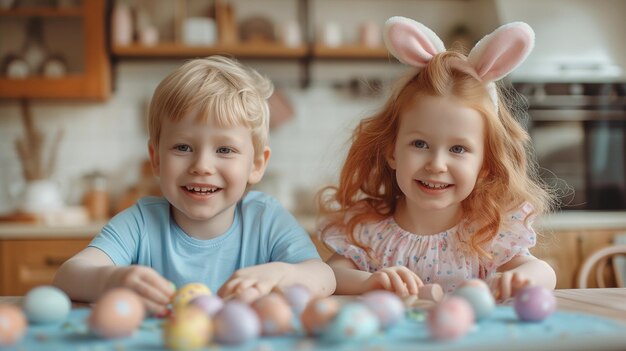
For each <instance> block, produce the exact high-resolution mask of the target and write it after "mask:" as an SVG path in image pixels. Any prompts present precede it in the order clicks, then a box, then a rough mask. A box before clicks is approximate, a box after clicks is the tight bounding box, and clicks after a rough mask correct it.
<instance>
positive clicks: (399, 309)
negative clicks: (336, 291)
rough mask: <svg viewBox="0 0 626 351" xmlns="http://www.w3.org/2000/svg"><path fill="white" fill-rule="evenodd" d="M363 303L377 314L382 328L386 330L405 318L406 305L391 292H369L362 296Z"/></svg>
mask: <svg viewBox="0 0 626 351" xmlns="http://www.w3.org/2000/svg"><path fill="white" fill-rule="evenodd" d="M361 302H363V304H365V306H367V307H368V308H369V309H370V310H372V312H374V314H376V317H378V320H379V321H380V324H381V326H382V327H383V328H385V329H386V328H389V327H391V326H392V325H394V324H396V323H397V322H399V321H400V320H402V318H404V311H405V308H404V303H402V300H401V299H400V298H399V297H398V295H396V294H394V293H392V292H391V291H387V290H374V291H368V292H366V293H365V294H363V295H362V296H361Z"/></svg>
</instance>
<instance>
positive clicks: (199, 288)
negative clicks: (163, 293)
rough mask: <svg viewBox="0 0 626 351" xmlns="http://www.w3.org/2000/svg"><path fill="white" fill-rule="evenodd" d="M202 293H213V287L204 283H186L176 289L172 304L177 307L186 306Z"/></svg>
mask: <svg viewBox="0 0 626 351" xmlns="http://www.w3.org/2000/svg"><path fill="white" fill-rule="evenodd" d="M201 295H209V296H210V295H212V294H211V289H209V288H208V287H207V286H206V285H204V284H202V283H189V284H185V285H184V286H182V287H181V288H180V289H178V290H177V291H176V294H175V295H174V299H173V300H172V305H173V307H174V308H175V309H176V308H180V307H183V306H186V305H187V304H188V303H189V302H191V300H193V299H195V298H196V297H198V296H201Z"/></svg>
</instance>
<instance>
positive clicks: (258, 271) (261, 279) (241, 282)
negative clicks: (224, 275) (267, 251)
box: [217, 262, 290, 303]
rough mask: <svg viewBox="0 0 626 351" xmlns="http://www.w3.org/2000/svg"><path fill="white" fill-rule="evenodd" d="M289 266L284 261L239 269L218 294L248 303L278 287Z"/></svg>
mask: <svg viewBox="0 0 626 351" xmlns="http://www.w3.org/2000/svg"><path fill="white" fill-rule="evenodd" d="M289 267H290V265H289V264H287V263H284V262H271V263H266V264H261V265H257V266H252V267H247V268H242V269H239V270H237V271H236V272H235V273H233V275H232V276H231V277H230V279H228V281H226V283H224V285H222V287H221V288H220V289H219V290H218V292H217V294H218V295H219V296H220V297H222V298H224V299H230V298H237V299H239V300H242V301H243V302H246V303H250V302H253V301H254V300H256V299H258V298H259V297H261V296H264V295H267V294H268V293H270V292H271V291H272V290H273V289H274V288H276V287H278V285H279V284H280V282H281V280H282V279H283V277H285V275H286V274H287V271H288V270H289Z"/></svg>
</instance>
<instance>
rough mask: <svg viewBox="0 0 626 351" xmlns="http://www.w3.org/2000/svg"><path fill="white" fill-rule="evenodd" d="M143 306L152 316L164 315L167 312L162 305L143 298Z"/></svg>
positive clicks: (165, 307)
mask: <svg viewBox="0 0 626 351" xmlns="http://www.w3.org/2000/svg"><path fill="white" fill-rule="evenodd" d="M143 304H144V306H146V310H148V312H149V313H150V314H152V315H165V314H166V312H167V305H162V304H159V303H156V302H154V301H152V300H149V299H146V298H143Z"/></svg>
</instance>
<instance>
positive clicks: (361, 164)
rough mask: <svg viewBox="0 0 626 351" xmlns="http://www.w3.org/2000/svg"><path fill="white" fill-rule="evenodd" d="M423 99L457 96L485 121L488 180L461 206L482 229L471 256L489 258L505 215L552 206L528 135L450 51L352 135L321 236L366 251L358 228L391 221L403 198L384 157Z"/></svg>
mask: <svg viewBox="0 0 626 351" xmlns="http://www.w3.org/2000/svg"><path fill="white" fill-rule="evenodd" d="M422 96H433V97H454V98H455V99H457V100H458V101H460V102H461V103H462V104H464V105H465V106H467V107H470V108H473V109H475V110H476V111H478V112H479V113H480V114H481V116H482V117H483V119H484V121H485V138H486V140H485V148H484V150H485V155H484V162H483V165H482V170H481V175H483V176H481V177H479V179H478V181H477V183H476V186H475V187H474V190H473V191H472V192H471V194H470V195H469V196H468V197H467V198H466V199H465V200H463V202H462V204H461V207H462V210H463V213H464V219H465V221H463V223H467V224H468V225H470V224H472V225H477V227H475V228H474V233H473V235H472V236H471V238H470V242H469V243H468V244H469V246H470V248H471V250H473V251H475V252H477V253H479V254H480V255H482V256H485V257H488V258H491V257H489V254H487V253H486V252H485V251H484V250H483V249H482V247H481V246H482V244H484V243H487V242H489V241H490V240H492V239H493V238H494V236H495V235H497V231H498V229H499V227H500V224H501V223H502V220H503V216H504V215H505V213H507V212H508V211H510V210H512V209H514V208H516V207H518V206H520V205H521V204H522V203H524V202H528V203H530V204H531V205H532V206H533V208H534V210H533V212H532V213H531V214H533V215H534V214H540V213H544V212H545V211H547V210H548V208H549V207H550V206H551V203H552V200H551V196H550V195H549V193H548V192H547V191H546V189H545V188H544V186H543V184H542V182H541V181H540V180H539V177H538V175H537V170H536V166H535V163H534V162H532V158H531V157H530V151H531V145H530V137H529V135H528V133H527V132H526V131H525V130H524V128H523V127H522V126H521V125H520V123H518V121H517V120H516V119H515V118H514V117H513V115H512V113H511V112H510V111H509V109H508V108H507V106H506V103H505V101H504V99H503V94H502V93H500V94H498V96H499V109H498V111H496V108H495V106H494V104H493V102H492V100H491V99H490V97H489V92H488V90H487V87H486V83H484V82H482V81H481V80H480V79H479V78H478V76H477V74H476V72H475V70H474V69H473V68H472V67H471V66H470V65H469V64H468V63H467V58H466V56H465V55H463V54H460V53H457V52H452V51H446V52H443V53H440V54H438V55H436V56H435V57H434V58H433V59H432V60H431V61H430V62H429V64H428V65H427V66H426V67H425V68H424V69H423V70H422V71H420V72H419V73H417V74H415V73H413V74H411V75H410V76H409V77H408V79H405V80H404V81H400V85H399V89H398V88H396V90H395V91H394V92H393V94H392V95H391V97H390V98H389V99H388V101H387V102H386V104H385V105H384V106H383V108H382V110H381V111H379V112H378V113H377V114H375V115H373V116H371V117H369V118H366V119H364V120H362V121H361V122H360V124H359V125H358V126H357V128H356V129H355V130H354V133H353V135H352V146H351V147H350V150H349V152H348V155H347V157H346V160H345V163H344V165H343V169H342V171H341V174H340V179H339V184H338V185H337V186H329V187H326V188H324V189H322V190H321V191H320V192H319V193H318V201H320V214H321V215H323V216H325V217H327V218H328V220H327V221H326V222H325V224H324V225H323V226H322V227H321V233H322V235H324V234H325V233H326V232H327V231H328V230H329V229H331V227H334V228H335V229H336V228H339V229H342V230H343V231H344V232H345V233H346V235H347V236H348V238H349V240H350V241H352V242H353V243H354V244H356V245H358V246H361V247H362V248H363V249H366V250H367V251H368V252H369V250H368V248H366V247H363V246H362V245H361V244H360V243H359V242H357V240H356V239H355V237H354V233H353V232H354V229H355V227H356V225H357V224H359V223H363V222H368V221H378V220H381V219H383V218H386V217H388V216H390V215H393V213H394V212H395V210H396V203H397V201H398V199H399V198H402V197H403V196H404V194H403V193H402V192H401V190H400V188H399V186H398V184H397V181H396V177H395V172H394V170H393V169H392V168H391V167H390V166H389V165H388V164H387V158H386V156H388V155H391V154H392V153H393V149H394V145H395V141H396V137H397V134H398V128H399V124H400V118H399V117H400V115H401V113H402V111H403V110H404V109H405V108H407V106H409V104H411V103H414V102H416V101H417V100H416V99H419V98H420V97H422ZM529 216H530V214H529ZM526 219H528V217H527V218H526ZM463 229H464V230H469V228H465V227H464V228H463Z"/></svg>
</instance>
